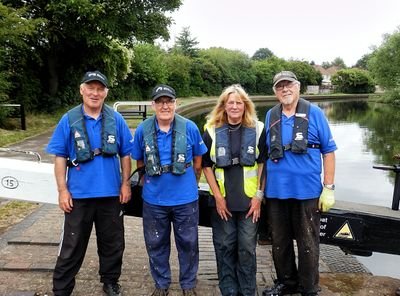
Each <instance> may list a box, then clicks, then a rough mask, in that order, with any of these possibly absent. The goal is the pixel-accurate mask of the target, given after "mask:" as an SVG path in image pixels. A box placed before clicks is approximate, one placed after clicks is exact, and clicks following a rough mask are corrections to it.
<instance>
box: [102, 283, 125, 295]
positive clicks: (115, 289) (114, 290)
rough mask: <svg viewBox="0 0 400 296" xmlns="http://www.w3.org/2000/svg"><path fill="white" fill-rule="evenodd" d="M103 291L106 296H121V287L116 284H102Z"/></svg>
mask: <svg viewBox="0 0 400 296" xmlns="http://www.w3.org/2000/svg"><path fill="white" fill-rule="evenodd" d="M103 291H104V293H106V294H107V296H121V295H122V293H121V286H120V285H119V284H118V283H112V284H104V285H103Z"/></svg>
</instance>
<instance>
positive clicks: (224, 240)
mask: <svg viewBox="0 0 400 296" xmlns="http://www.w3.org/2000/svg"><path fill="white" fill-rule="evenodd" d="M246 215H247V211H243V212H232V217H230V218H229V219H228V221H225V220H223V219H221V217H220V216H219V215H218V213H217V211H216V210H215V208H214V209H213V211H212V216H211V222H212V230H213V243H214V249H215V255H216V258H217V270H218V280H219V289H220V291H221V294H222V296H227V295H245V296H254V295H255V293H256V272H257V260H256V240H257V227H258V223H253V221H252V217H249V218H247V219H246Z"/></svg>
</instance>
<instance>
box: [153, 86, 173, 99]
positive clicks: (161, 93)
mask: <svg viewBox="0 0 400 296" xmlns="http://www.w3.org/2000/svg"><path fill="white" fill-rule="evenodd" d="M160 97H169V98H171V99H173V100H175V99H176V93H175V90H174V89H173V88H172V87H170V86H168V85H165V84H159V85H157V86H155V87H154V88H153V91H152V92H151V99H152V100H153V101H155V100H157V99H158V98H160Z"/></svg>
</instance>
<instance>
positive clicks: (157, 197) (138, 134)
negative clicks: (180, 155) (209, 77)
mask: <svg viewBox="0 0 400 296" xmlns="http://www.w3.org/2000/svg"><path fill="white" fill-rule="evenodd" d="M155 122H156V124H155V127H156V132H157V145H158V149H159V155H160V162H161V165H170V164H172V159H171V158H172V131H173V129H172V128H170V130H169V131H168V132H167V133H166V132H163V131H162V130H160V128H159V126H158V123H157V120H156V121H155ZM186 135H187V147H186V152H187V156H186V159H187V162H191V161H192V160H193V157H194V156H200V155H203V154H204V153H206V152H207V147H206V145H205V144H204V142H203V139H202V138H201V135H200V132H199V129H198V128H197V126H196V125H195V124H194V122H193V121H191V120H187V121H186ZM144 149H145V145H144V138H143V125H142V124H140V125H139V126H138V127H137V129H136V131H135V137H134V142H133V150H132V157H133V158H134V159H136V160H145V150H144ZM198 195H199V193H198V188H197V182H196V175H195V173H194V170H193V166H190V167H188V168H187V169H186V172H185V173H184V174H182V175H174V174H172V173H164V174H161V175H160V176H153V177H150V176H148V175H147V174H145V176H144V185H143V199H144V200H145V201H146V202H147V203H149V204H153V205H160V206H176V205H182V204H186V203H189V202H192V201H194V200H197V198H198Z"/></svg>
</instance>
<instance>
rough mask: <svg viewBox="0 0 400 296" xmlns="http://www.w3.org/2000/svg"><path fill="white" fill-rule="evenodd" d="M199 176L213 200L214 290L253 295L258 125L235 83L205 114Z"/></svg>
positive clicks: (259, 193) (261, 151)
mask: <svg viewBox="0 0 400 296" xmlns="http://www.w3.org/2000/svg"><path fill="white" fill-rule="evenodd" d="M207 119H208V120H207V123H206V125H205V132H204V134H203V140H204V143H205V144H206V146H207V147H208V152H207V153H206V154H204V155H203V161H202V164H203V172H204V175H205V177H206V179H207V182H208V184H209V186H210V191H211V194H212V196H213V197H214V199H213V200H214V201H215V204H213V205H212V206H213V209H212V214H211V223H212V230H213V243H214V248H215V254H216V258H217V269H218V279H219V288H220V291H221V294H222V295H223V296H225V295H246V296H247V295H248V296H250V295H251V296H254V295H255V293H256V271H257V265H256V239H257V227H258V219H259V217H260V206H261V202H262V200H263V198H264V194H263V185H262V180H263V179H264V178H263V177H262V176H263V174H262V172H263V163H264V162H265V159H266V149H265V129H264V124H263V123H262V122H260V121H258V119H257V114H256V111H255V107H254V104H253V102H252V101H251V100H250V98H249V96H248V94H247V93H246V91H245V90H244V89H243V88H242V87H241V86H240V85H237V84H236V85H231V86H229V87H227V88H226V89H224V90H223V92H222V93H221V95H220V97H219V100H218V102H217V105H216V106H215V107H214V109H213V110H212V111H211V112H210V114H209V115H208V116H207Z"/></svg>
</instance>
